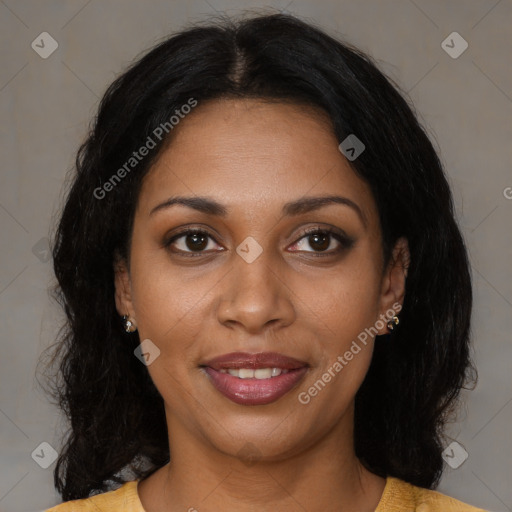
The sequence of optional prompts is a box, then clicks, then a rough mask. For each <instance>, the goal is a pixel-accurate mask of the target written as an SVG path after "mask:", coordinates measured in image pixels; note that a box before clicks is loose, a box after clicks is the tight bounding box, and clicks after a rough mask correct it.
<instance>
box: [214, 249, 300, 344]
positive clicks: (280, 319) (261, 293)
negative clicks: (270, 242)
mask: <svg viewBox="0 0 512 512" xmlns="http://www.w3.org/2000/svg"><path fill="white" fill-rule="evenodd" d="M233 260H234V261H233V266H232V270H231V272H229V273H228V274H227V276H226V278H225V279H224V280H223V282H222V284H220V289H219V292H220V300H219V304H218V309H217V318H218V321H219V322H220V323H222V324H223V325H225V326H227V327H230V328H238V329H243V330H245V331H246V332H247V333H250V334H258V333H262V332H264V331H265V330H268V329H278V328H281V327H285V326H287V325H290V324H291V323H293V321H294V320H295V315H296V313H295V309H294V307H293V302H292V297H293V292H292V290H291V289H290V287H289V286H288V285H287V283H286V282H285V280H284V276H283V275H279V268H280V267H279V264H275V262H274V265H272V266H271V261H270V260H269V258H267V256H266V251H263V253H262V254H261V255H260V256H259V257H258V258H257V259H256V260H255V261H253V262H252V263H247V262H246V261H245V260H244V259H243V258H241V257H240V256H239V255H238V254H234V255H233Z"/></svg>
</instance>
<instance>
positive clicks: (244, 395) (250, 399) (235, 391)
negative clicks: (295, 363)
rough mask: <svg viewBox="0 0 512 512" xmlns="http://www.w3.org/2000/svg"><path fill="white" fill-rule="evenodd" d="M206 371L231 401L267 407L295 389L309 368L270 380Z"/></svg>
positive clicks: (299, 369) (210, 369)
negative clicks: (240, 377) (266, 405)
mask: <svg viewBox="0 0 512 512" xmlns="http://www.w3.org/2000/svg"><path fill="white" fill-rule="evenodd" d="M204 370H205V371H206V373H207V374H208V375H209V377H210V381H211V383H212V384H213V385H214V386H215V388H216V389H217V390H218V391H220V392H221V393H222V394H223V395H224V396H225V397H226V398H229V399H230V400H231V401H233V402H235V403H237V404H240V405H265V404H270V403H272V402H275V401H276V400H278V399H279V398H281V397H282V396H283V395H285V394H286V393H288V391H290V390H291V389H292V388H293V387H295V386H296V384H297V383H298V382H299V381H300V380H301V379H302V377H304V375H305V374H306V372H307V370H308V368H307V366H304V367H303V368H297V369H295V370H289V371H288V373H284V374H281V375H279V376H277V377H271V378H270V379H255V378H252V379H239V378H238V377H233V376H232V375H229V373H221V372H219V371H217V370H214V369H213V368H210V367H209V366H207V367H205V368H204Z"/></svg>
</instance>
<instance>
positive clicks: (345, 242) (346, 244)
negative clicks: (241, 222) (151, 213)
mask: <svg viewBox="0 0 512 512" xmlns="http://www.w3.org/2000/svg"><path fill="white" fill-rule="evenodd" d="M196 234H197V235H204V236H206V237H208V238H210V239H212V240H213V241H214V242H215V243H216V244H218V242H217V240H215V238H214V237H213V236H212V235H211V234H210V233H209V232H208V231H206V230H204V229H201V228H185V229H183V230H181V231H179V232H178V233H175V234H174V235H172V237H170V238H168V239H166V240H165V241H164V243H163V246H164V247H165V248H169V247H170V246H171V245H172V244H173V243H174V242H175V241H176V240H178V239H179V238H182V237H184V236H185V235H196ZM316 234H319V235H328V236H331V237H332V238H334V239H336V240H337V241H338V242H339V243H340V247H338V248H337V249H335V250H330V251H329V252H325V251H297V252H307V253H310V254H312V255H313V256H314V257H326V256H332V255H334V254H339V253H341V252H342V251H344V250H347V249H350V248H351V247H352V246H353V245H354V243H355V240H354V239H353V238H351V237H349V236H347V235H345V234H344V233H341V232H338V231H337V230H334V229H329V228H318V227H314V228H308V229H306V230H304V231H303V232H302V233H301V235H300V237H299V238H298V239H297V240H296V241H295V242H294V243H293V244H292V245H296V244H297V243H298V242H299V241H301V240H302V239H303V238H307V237H309V236H311V235H316ZM329 245H330V243H329ZM176 253H178V254H180V255H183V256H185V257H198V256H201V255H203V254H205V251H204V250H203V251H182V250H180V249H179V250H178V251H176Z"/></svg>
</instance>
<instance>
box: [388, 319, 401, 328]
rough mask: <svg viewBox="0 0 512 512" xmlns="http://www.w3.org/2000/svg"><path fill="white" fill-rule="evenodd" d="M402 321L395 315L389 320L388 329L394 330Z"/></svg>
mask: <svg viewBox="0 0 512 512" xmlns="http://www.w3.org/2000/svg"><path fill="white" fill-rule="evenodd" d="M399 323H400V320H399V319H398V317H397V316H396V315H395V316H394V317H393V318H392V319H391V320H390V321H389V322H388V329H389V330H390V331H392V330H393V329H394V328H395V327H396V326H397V325H398V324H399Z"/></svg>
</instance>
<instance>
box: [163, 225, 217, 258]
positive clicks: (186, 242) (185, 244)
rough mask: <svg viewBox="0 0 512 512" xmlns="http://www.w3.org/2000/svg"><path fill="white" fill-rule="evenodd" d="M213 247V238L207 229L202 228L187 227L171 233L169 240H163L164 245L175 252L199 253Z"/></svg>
mask: <svg viewBox="0 0 512 512" xmlns="http://www.w3.org/2000/svg"><path fill="white" fill-rule="evenodd" d="M211 242H213V249H214V248H215V245H216V243H215V240H214V239H213V237H212V236H211V235H210V233H208V232H207V231H204V230H202V229H187V230H184V231H182V232H181V233H178V234H176V235H173V236H172V237H171V238H170V239H169V240H167V241H165V242H164V246H165V247H169V248H170V249H171V250H172V252H175V253H185V254H186V253H188V254H192V253H197V254H198V255H200V254H201V253H202V252H206V250H207V249H208V250H210V249H212V247H211V245H212V243H211Z"/></svg>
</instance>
